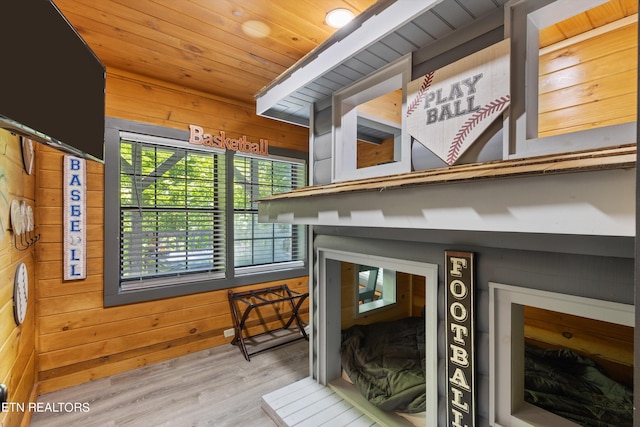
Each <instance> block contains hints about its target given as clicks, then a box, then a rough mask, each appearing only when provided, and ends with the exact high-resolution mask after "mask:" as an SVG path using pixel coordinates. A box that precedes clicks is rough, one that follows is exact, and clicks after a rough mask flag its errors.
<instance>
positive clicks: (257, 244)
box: [233, 154, 306, 274]
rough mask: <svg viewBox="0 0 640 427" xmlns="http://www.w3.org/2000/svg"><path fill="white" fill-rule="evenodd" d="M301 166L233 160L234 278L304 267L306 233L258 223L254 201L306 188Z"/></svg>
mask: <svg viewBox="0 0 640 427" xmlns="http://www.w3.org/2000/svg"><path fill="white" fill-rule="evenodd" d="M305 177H306V168H305V164H304V163H302V162H292V161H285V160H274V159H267V158H258V157H250V156H243V155H239V154H236V155H235V156H234V160H233V181H234V182H233V232H234V264H235V267H236V269H235V271H236V274H249V273H256V272H260V271H269V270H274V269H282V268H298V267H302V266H303V265H304V258H305V257H304V255H305V253H304V252H305V250H306V249H305V248H306V242H305V237H306V234H305V230H304V228H303V227H302V226H299V225H291V224H261V223H258V204H257V202H256V201H257V200H258V199H261V198H264V197H268V196H271V195H273V194H277V193H283V192H287V191H291V190H294V189H296V188H300V187H303V186H304V185H306V178H305Z"/></svg>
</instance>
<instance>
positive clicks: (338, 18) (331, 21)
mask: <svg viewBox="0 0 640 427" xmlns="http://www.w3.org/2000/svg"><path fill="white" fill-rule="evenodd" d="M353 17H354V15H353V12H351V11H350V10H349V9H344V8H339V9H333V10H330V11H329V12H328V13H327V16H326V17H325V20H324V22H326V23H327V25H328V26H330V27H333V28H342V27H344V26H345V25H346V24H347V23H348V22H349V21H351V20H352V19H353Z"/></svg>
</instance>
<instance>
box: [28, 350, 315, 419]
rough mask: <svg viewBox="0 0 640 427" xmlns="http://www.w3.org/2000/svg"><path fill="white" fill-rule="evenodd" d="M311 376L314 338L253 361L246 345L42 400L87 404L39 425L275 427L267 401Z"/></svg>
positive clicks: (48, 414) (58, 404)
mask: <svg viewBox="0 0 640 427" xmlns="http://www.w3.org/2000/svg"><path fill="white" fill-rule="evenodd" d="M308 375H309V342H308V341H305V340H299V341H296V342H293V343H290V344H286V345H283V346H281V347H278V348H274V349H271V350H268V351H265V352H262V353H259V354H256V355H253V356H252V357H251V361H250V362H247V361H246V360H245V359H244V357H243V356H242V354H241V352H240V350H239V349H238V347H236V346H232V345H230V344H229V345H223V346H220V347H215V348H212V349H209V350H204V351H200V352H197V353H193V354H189V355H186V356H182V357H180V358H176V359H172V360H169V361H166V362H162V363H158V364H154V365H150V366H145V367H143V368H139V369H136V370H133V371H130V372H125V373H122V374H118V375H114V376H112V377H108V378H103V379H99V380H96V381H92V382H90V383H86V384H82V385H79V386H75V387H71V388H68V389H65V390H60V391H56V392H53V393H48V394H45V395H42V396H40V398H39V400H38V402H39V404H41V405H45V404H47V403H49V404H53V405H56V406H55V407H59V408H65V407H67V408H71V407H72V406H71V405H66V406H65V405H61V403H67V404H68V403H77V404H79V405H81V404H84V403H86V404H85V405H84V407H83V406H81V410H79V411H71V412H64V411H61V412H53V411H46V412H35V413H34V414H33V418H32V421H31V426H32V427H40V426H46V427H58V426H60V427H70V426H83V427H88V426H100V427H107V426H135V427H137V426H142V427H147V426H149V427H151V426H153V427H156V426H167V427H168V426H171V427H174V426H179V427H183V426H216V427H219V426H229V427H231V426H233V427H245V426H246V427H254V426H255V427H269V426H275V425H276V424H275V423H274V422H273V421H272V420H271V418H269V416H268V415H267V414H266V413H265V412H264V411H263V410H262V409H261V408H260V397H261V396H262V395H264V394H266V393H269V392H271V391H273V390H277V389H279V388H281V387H284V386H285V385H288V384H291V383H293V382H295V381H298V380H300V379H302V378H306V377H307V376H308ZM82 408H87V409H88V410H87V411H83V410H82Z"/></svg>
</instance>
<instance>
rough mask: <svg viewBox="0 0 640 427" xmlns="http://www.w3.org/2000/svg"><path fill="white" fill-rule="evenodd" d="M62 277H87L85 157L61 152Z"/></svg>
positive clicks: (69, 278) (68, 278) (71, 278)
mask: <svg viewBox="0 0 640 427" xmlns="http://www.w3.org/2000/svg"><path fill="white" fill-rule="evenodd" d="M63 170H64V177H63V179H64V183H63V186H62V187H63V190H62V191H63V199H64V219H63V221H64V235H63V239H64V280H77V279H84V278H86V277H87V270H86V266H87V259H86V258H87V253H86V252H87V244H86V238H87V226H86V223H87V219H86V210H87V203H86V197H87V185H86V160H85V159H81V158H79V157H74V156H64V168H63Z"/></svg>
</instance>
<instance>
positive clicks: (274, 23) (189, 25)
mask: <svg viewBox="0 0 640 427" xmlns="http://www.w3.org/2000/svg"><path fill="white" fill-rule="evenodd" d="M53 2H54V3H55V5H56V6H57V7H58V8H59V9H60V11H61V12H62V13H63V14H64V15H65V17H66V18H67V20H68V21H69V22H70V23H71V25H73V26H74V27H75V28H76V30H77V31H78V33H79V34H80V35H81V36H82V38H83V39H84V40H85V41H86V43H87V44H88V45H89V46H90V47H91V49H92V50H93V51H94V53H95V54H96V55H97V56H98V57H99V58H100V60H101V61H102V62H103V63H104V64H105V66H106V67H107V72H108V70H109V68H116V69H120V70H124V71H128V72H132V73H136V74H140V75H144V76H148V77H152V78H155V79H159V80H162V81H166V82H170V83H174V84H177V85H180V86H184V87H188V88H191V89H197V90H201V91H204V92H206V93H209V94H213V95H217V96H220V97H223V98H228V99H235V100H240V101H244V102H247V103H251V104H254V99H253V97H254V95H255V94H256V93H257V92H258V91H259V90H260V89H261V88H263V87H264V86H266V85H267V84H268V83H270V82H271V81H272V80H273V79H275V78H276V77H277V76H279V75H280V74H281V73H283V72H284V71H285V70H286V69H288V68H289V67H290V66H291V65H293V64H294V63H295V62H296V61H297V60H299V59H300V58H302V57H303V56H304V55H305V54H307V53H308V52H309V51H311V50H312V49H313V48H315V47H316V46H317V45H318V44H320V43H322V42H323V41H324V40H326V39H327V38H328V37H329V36H330V35H331V34H333V33H334V32H335V31H336V30H335V29H333V28H331V27H329V26H328V25H327V24H326V23H325V22H324V20H325V14H326V12H328V11H329V10H331V9H335V8H339V7H344V8H347V9H350V10H351V11H353V12H354V13H355V14H356V15H357V14H359V13H361V12H362V11H364V10H365V9H367V8H368V7H369V6H371V5H372V4H374V3H375V2H376V0H278V1H264V0H180V1H176V0H100V1H95V0H53Z"/></svg>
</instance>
